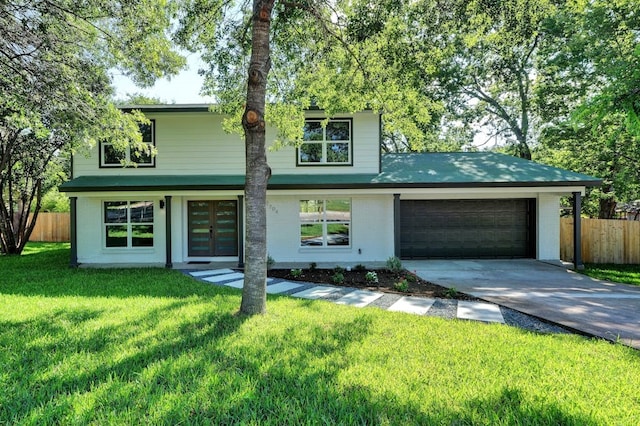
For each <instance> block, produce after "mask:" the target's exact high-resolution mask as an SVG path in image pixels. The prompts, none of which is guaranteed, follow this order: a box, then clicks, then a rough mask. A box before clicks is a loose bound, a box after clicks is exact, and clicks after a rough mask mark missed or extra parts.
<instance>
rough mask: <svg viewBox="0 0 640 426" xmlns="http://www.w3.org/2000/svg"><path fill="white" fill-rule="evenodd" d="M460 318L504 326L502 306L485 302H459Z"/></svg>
mask: <svg viewBox="0 0 640 426" xmlns="http://www.w3.org/2000/svg"><path fill="white" fill-rule="evenodd" d="M457 316H458V318H460V319H467V320H473V321H484V322H499V323H502V324H504V318H503V317H502V312H500V306H498V305H494V304H491V303H483V302H468V301H464V300H460V301H458V315H457Z"/></svg>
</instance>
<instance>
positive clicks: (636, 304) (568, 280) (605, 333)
mask: <svg viewBox="0 0 640 426" xmlns="http://www.w3.org/2000/svg"><path fill="white" fill-rule="evenodd" d="M403 265H404V267H405V268H406V269H408V270H410V271H415V272H416V274H418V276H420V277H421V278H423V279H426V280H428V281H431V282H433V283H436V284H439V285H442V286H444V287H449V288H450V287H455V288H456V289H457V290H458V291H461V292H464V293H467V294H471V295H473V296H476V297H479V298H481V299H484V300H487V301H490V302H494V303H497V304H499V305H502V306H506V307H509V308H512V309H515V310H518V311H520V312H524V313H526V314H530V315H534V316H536V317H538V318H542V319H546V320H549V321H552V322H555V323H558V324H562V325H564V326H567V327H571V328H573V329H575V330H579V331H581V332H585V333H588V334H592V335H594V336H598V337H602V338H604V339H607V340H612V341H618V340H619V341H620V342H622V343H624V344H626V345H629V346H632V347H634V348H636V349H640V287H638V286H632V285H627V284H613V283H608V282H604V281H599V280H596V279H593V278H589V277H587V276H585V275H581V274H578V273H575V272H573V271H571V270H568V269H566V268H565V267H562V266H556V265H551V264H547V263H544V262H539V261H536V260H532V259H522V260H406V261H403Z"/></svg>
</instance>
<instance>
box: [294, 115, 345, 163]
mask: <svg viewBox="0 0 640 426" xmlns="http://www.w3.org/2000/svg"><path fill="white" fill-rule="evenodd" d="M323 122H324V120H322V119H312V120H306V121H305V124H304V135H303V141H302V144H301V145H300V147H299V148H298V165H303V166H307V165H327V164H328V165H345V164H346V165H349V164H351V145H352V134H351V133H352V132H351V127H352V121H351V119H330V120H329V121H328V122H327V123H326V126H323V124H324V123H323Z"/></svg>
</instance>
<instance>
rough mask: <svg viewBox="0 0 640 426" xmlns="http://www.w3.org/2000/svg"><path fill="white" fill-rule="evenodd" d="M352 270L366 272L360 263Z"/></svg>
mask: <svg viewBox="0 0 640 426" xmlns="http://www.w3.org/2000/svg"><path fill="white" fill-rule="evenodd" d="M353 270H354V271H358V272H364V271H366V270H367V268H366V267H365V266H364V265H363V264H362V263H358V264H357V265H356V266H354V267H353Z"/></svg>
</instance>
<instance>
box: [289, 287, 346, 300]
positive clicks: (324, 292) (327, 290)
mask: <svg viewBox="0 0 640 426" xmlns="http://www.w3.org/2000/svg"><path fill="white" fill-rule="evenodd" d="M338 290H339V289H338V288H336V287H325V286H321V285H319V286H315V287H311V288H310V289H307V290H303V291H301V292H298V293H294V294H292V296H294V297H300V298H302V299H320V298H323V297H327V296H329V295H331V294H332V293H335V292H336V291H338Z"/></svg>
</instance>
